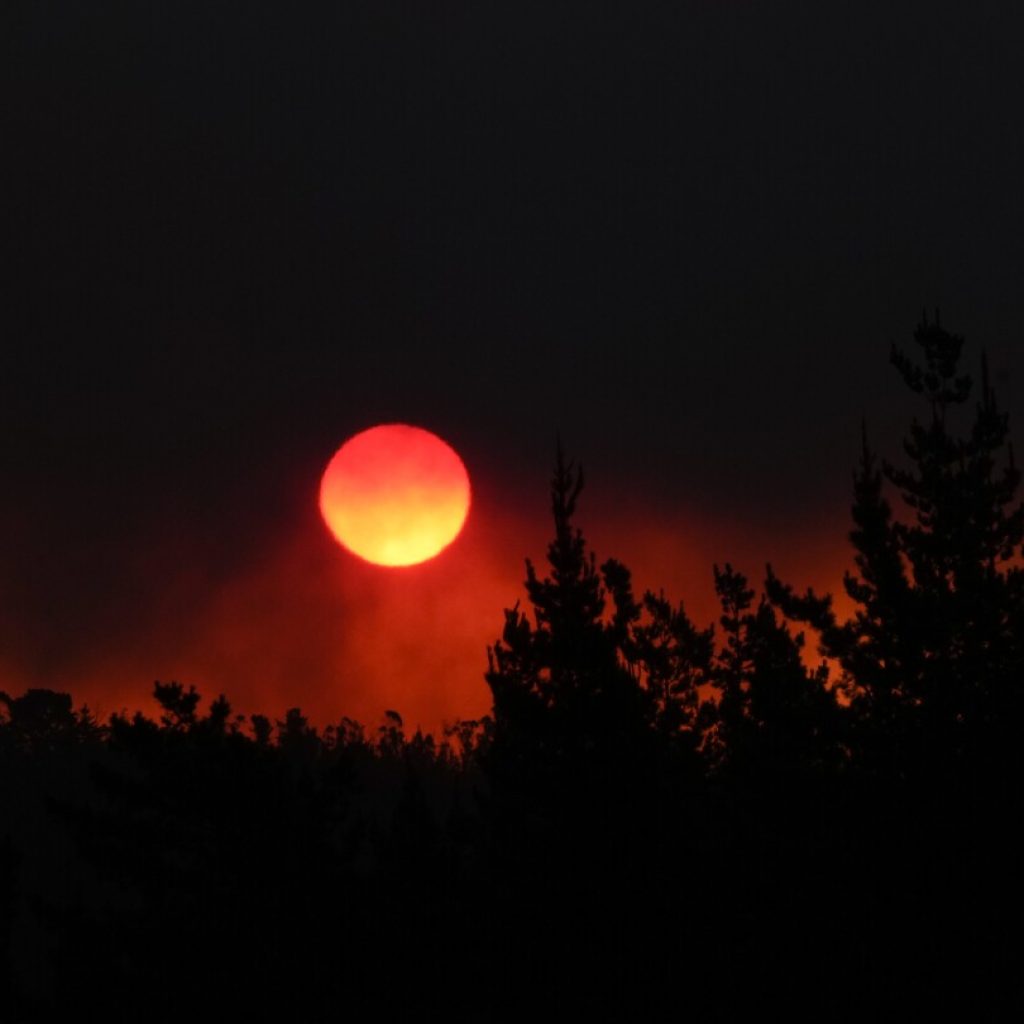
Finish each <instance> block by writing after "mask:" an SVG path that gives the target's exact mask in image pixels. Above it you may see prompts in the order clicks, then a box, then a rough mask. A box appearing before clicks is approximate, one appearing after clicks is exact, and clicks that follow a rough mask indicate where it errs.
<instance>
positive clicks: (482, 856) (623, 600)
mask: <svg viewBox="0 0 1024 1024" xmlns="http://www.w3.org/2000/svg"><path fill="white" fill-rule="evenodd" d="M914 343H915V344H914V348H913V350H911V351H903V350H901V349H899V348H894V349H893V352H892V363H893V366H894V368H895V370H896V372H897V373H899V374H900V375H901V377H902V380H903V381H904V382H905V384H906V387H907V392H908V398H909V400H910V401H912V403H914V417H915V418H914V419H913V420H912V422H911V424H910V426H909V429H908V432H907V435H906V438H905V442H904V447H903V451H902V453H899V454H898V456H896V457H895V458H894V461H893V462H890V461H887V460H886V459H884V458H881V457H880V455H879V454H877V453H876V452H875V451H874V450H873V448H872V446H871V443H870V438H869V430H868V429H867V428H866V427H865V429H864V440H863V448H862V454H861V457H860V460H859V463H858V465H857V466H856V469H855V472H854V477H853V498H852V509H851V514H852V527H851V528H850V531H849V541H850V543H851V544H852V550H853V566H852V567H851V570H850V571H849V573H848V574H847V576H846V578H845V581H844V586H845V589H846V593H847V595H848V597H849V598H850V599H851V600H852V602H853V605H854V607H855V612H854V614H853V615H852V617H850V618H845V619H844V618H842V617H840V616H839V615H837V613H836V611H835V609H834V606H833V605H834V602H833V596H832V595H829V594H819V593H815V592H813V591H809V590H803V589H802V588H801V586H800V584H799V581H793V582H790V581H785V580H782V579H780V578H779V577H778V576H777V575H776V574H775V573H774V572H773V570H772V568H771V566H768V567H767V568H766V570H765V572H764V577H763V579H762V580H761V581H760V585H758V582H756V581H752V579H751V578H750V577H748V576H747V575H744V574H743V573H742V572H741V571H739V569H737V568H736V567H734V566H732V565H729V564H726V565H721V566H714V567H713V572H714V580H715V586H716V590H717V594H718V597H719V600H720V603H721V615H720V617H719V618H718V621H717V622H715V623H710V624H705V623H695V622H694V621H693V620H692V619H691V617H690V615H689V614H688V613H687V610H686V608H685V607H684V606H683V605H682V604H680V603H675V602H673V600H672V599H670V598H669V597H666V596H665V595H664V594H663V593H652V592H647V593H644V594H638V593H637V592H636V591H635V590H634V587H633V585H632V582H631V576H630V572H629V569H628V568H627V567H626V566H625V565H623V564H621V563H620V562H618V561H615V560H608V561H604V562H603V563H598V561H597V559H596V557H595V555H594V554H593V553H591V551H590V550H589V548H588V546H587V543H586V540H585V537H584V535H583V533H582V532H581V530H580V528H579V526H578V525H577V506H578V504H579V501H580V498H581V493H582V489H583V475H582V473H581V471H580V470H579V468H578V467H577V466H576V465H575V464H574V463H573V462H572V461H570V460H568V459H566V458H565V457H564V456H563V454H562V452H561V451H559V453H558V456H557V460H556V466H555V471H554V475H553V479H552V482H551V512H552V517H553V527H554V536H553V538H552V540H551V542H550V545H549V548H548V552H547V560H548V564H547V566H546V567H544V568H543V569H540V568H538V567H536V566H534V565H533V564H532V563H530V562H527V564H526V581H525V587H526V603H525V605H521V604H520V603H517V604H516V605H515V607H513V608H511V609H508V610H506V611H505V613H504V622H503V623H502V622H501V621H500V617H496V623H495V626H496V630H495V631H496V633H498V634H500V635H499V636H498V638H497V639H496V640H495V642H494V644H493V646H492V647H491V648H490V649H489V650H488V651H487V652H486V662H484V658H483V654H484V652H481V654H482V659H481V660H482V665H481V668H482V669H483V668H485V669H486V671H485V675H484V679H485V681H486V685H487V686H488V687H489V688H490V692H491V695H492V697H493V710H492V713H491V715H489V716H488V717H487V718H485V719H483V720H482V721H467V722H458V723H456V724H455V725H453V726H452V727H450V728H449V729H446V730H445V732H444V734H443V735H441V736H430V735H423V734H421V733H419V732H417V733H415V735H412V736H410V735H407V734H406V732H405V730H404V728H403V723H402V719H401V717H400V715H399V714H398V713H397V712H388V713H387V715H386V716H385V719H384V722H383V724H381V725H380V726H379V728H376V729H368V728H366V727H364V726H363V725H361V724H359V723H357V722H355V721H352V720H350V719H342V720H341V721H340V722H338V723H337V724H335V725H331V726H328V727H326V728H314V726H313V725H311V724H310V723H309V721H307V719H306V718H305V717H304V716H303V714H302V712H301V710H300V709H297V708H296V709H292V710H290V711H288V712H287V714H286V715H285V717H284V718H283V719H282V720H272V719H271V718H269V717H266V716H263V715H258V714H257V715H251V716H240V715H236V714H234V713H233V711H232V707H231V705H230V703H229V701H228V699H226V698H225V697H224V696H219V697H217V698H216V699H214V700H212V701H208V702H206V703H204V701H203V699H202V697H201V695H200V694H199V693H197V692H196V690H195V689H194V688H192V687H190V686H185V685H181V684H179V683H177V682H167V683H161V682H158V683H156V685H155V690H154V695H155V698H156V701H157V703H158V705H159V707H160V709H161V713H160V714H159V719H158V720H153V719H151V718H149V717H146V716H144V715H143V714H141V713H137V714H134V715H127V714H115V715H113V716H112V717H111V718H110V719H109V720H107V721H98V720H97V719H96V718H95V717H94V716H93V715H92V714H91V713H90V712H89V710H88V709H87V708H82V709H80V710H76V709H75V705H74V702H73V699H72V696H71V695H69V694H66V693H57V692H52V691H46V690H29V691H27V692H26V693H24V694H22V695H20V696H12V695H9V694H7V693H0V951H2V960H0V981H2V990H3V992H4V1000H5V1003H6V1005H7V1007H10V1008H12V1009H13V1016H9V1015H8V1014H7V1013H6V1011H5V1013H4V1019H6V1020H12V1021H20V1020H24V1021H32V1020H48V1019H54V1020H56V1019H64V1018H66V1017H67V1016H68V1015H72V1016H74V1015H82V1014H89V1015H90V1016H92V1015H99V1014H102V1015H103V1016H105V1017H106V1018H107V1019H111V1020H122V1019H123V1020H132V1021H143V1020H164V1019H167V1020H170V1019H179V1018H180V1016H181V1015H182V1014H183V1013H195V1012H206V1011H212V1012H220V1013H223V1014H226V1015H227V1016H228V1018H229V1019H243V1017H244V1016H245V1015H249V1014H251V1015H261V1016H262V1015H269V1014H271V1013H274V1014H289V1015H292V1014H298V1013H330V1014H332V1016H334V1017H335V1018H339V1019H340V1018H342V1017H346V1018H354V1019H362V1018H363V1016H364V1015H373V1017H375V1018H378V1019H379V1018H383V1019H392V1018H393V1017H394V1018H396V1017H397V1016H398V1015H399V1014H406V1013H418V1014H424V1013H429V1014H431V1015H433V1014H435V1013H436V1014H443V1015H444V1016H446V1017H449V1018H454V1019H472V1020H483V1021H487V1020H505V1019H509V1020H511V1019H518V1018H519V1017H521V1016H522V1015H523V1014H534V1015H536V1014H548V1013H550V1014H573V1015H581V1016H585V1017H589V1018H592V1019H604V1020H619V1019H624V1018H631V1019H632V1018H637V1019H647V1018H648V1017H650V1016H651V1015H653V1014H654V1013H655V1012H656V1011H667V1012H673V1013H677V1014H678V1015H679V1016H680V1017H682V1016H688V1017H691V1018H693V1019H698V1020H730V1019H735V1018H736V1017H737V1016H739V1015H740V1014H745V1013H750V1012H759V1013H760V1014H761V1015H762V1016H765V1015H766V1016H768V1017H769V1018H771V1017H776V1016H781V1015H782V1014H785V1016H786V1017H794V1016H795V1017H803V1016H808V1017H809V1016H814V1017H816V1018H817V1017H821V1018H823V1019H837V1018H838V1019H864V1018H865V1017H867V1018H869V1019H894V1018H903V1017H906V1016H908V1015H910V1016H913V1015H914V1014H915V1011H916V1012H918V1013H922V1012H924V1008H925V1007H928V1008H929V1010H933V1009H935V1008H936V1007H940V1006H941V1007H943V1008H945V1009H946V1010H947V1012H953V1013H962V1014H964V1015H968V1014H969V1015H970V1016H971V1017H973V1018H975V1019H1001V1018H1002V1017H1004V1016H1011V1014H1012V1013H1013V1010H1014V1009H1016V1011H1017V1012H1019V1011H1020V1010H1021V1009H1022V1008H1024V1007H1022V1003H1024V1000H1022V995H1024V993H1022V992H1021V981H1020V971H1019V966H1018V962H1017V961H1018V958H1017V952H1016V950H1017V946H1018V942H1019V938H1018V936H1019V931H1020V920H1021V917H1020V910H1021V901H1020V896H1021V892H1020V889H1021V875H1020V861H1021V853H1022V847H1021V842H1020V840H1019V838H1018V837H1017V830H1018V820H1017V819H1018V818H1019V815H1020V809H1021V798H1020V783H1021V780H1022V778H1024V771H1022V767H1024V765H1022V758H1024V753H1022V751H1024V748H1022V745H1021V743H1020V740H1019V731H1020V728H1021V722H1022V721H1024V715H1022V711H1024V707H1022V704H1024V691H1022V684H1024V562H1022V555H1024V552H1022V542H1024V506H1022V505H1021V504H1020V502H1019V501H1018V498H1017V489H1018V484H1019V472H1018V470H1017V469H1016V467H1015V464H1014V460H1013V452H1012V446H1011V445H1010V443H1009V422H1008V416H1007V414H1006V413H1005V412H1003V411H1001V410H1000V408H999V406H998V405H997V402H996V396H995V394H994V392H993V389H992V387H991V384H990V381H989V378H988V373H987V370H986V368H985V364H984V360H982V361H981V369H980V373H979V374H977V375H976V376H975V377H974V378H973V379H972V376H970V375H968V374H966V373H965V372H964V370H963V364H964V360H963V359H962V349H963V345H964V340H963V338H961V337H960V336H958V335H955V334H952V333H950V332H949V331H947V330H946V329H945V328H943V327H942V325H941V324H940V322H939V320H938V318H937V317H936V318H934V319H932V320H929V319H928V318H927V317H925V318H924V319H923V321H922V322H921V324H920V326H919V327H918V329H917V331H916V334H915V336H914ZM841 540H842V538H841V537H837V542H841Z"/></svg>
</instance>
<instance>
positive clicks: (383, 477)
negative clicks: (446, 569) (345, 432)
mask: <svg viewBox="0 0 1024 1024" xmlns="http://www.w3.org/2000/svg"><path fill="white" fill-rule="evenodd" d="M469 502H470V486H469V474H468V473H467V472H466V467H465V466H464V465H463V463H462V460H461V459H460V458H459V456H458V455H457V454H456V453H455V451H454V450H453V449H452V448H451V447H450V446H449V445H447V444H445V442H444V441H442V440H441V439H440V438H439V437H438V436H437V435H436V434H432V433H431V432H430V431H429V430H423V429H422V428H420V427H412V426H408V425H407V424H404V423H389V424H385V425H383V426H378V427H371V428H370V429H369V430H364V431H362V432H361V433H359V434H356V435H355V436H354V437H351V438H349V440H348V441H346V442H345V443H344V444H343V445H342V446H341V447H340V448H339V449H338V451H337V452H336V453H335V455H334V457H333V458H332V459H331V461H330V463H328V466H327V469H326V470H325V471H324V475H323V479H322V480H321V484H320V512H321V514H322V515H323V518H324V522H325V523H326V524H327V527H328V529H330V531H331V533H332V534H333V535H334V537H335V539H336V540H337V541H338V543H339V544H341V545H342V546H343V547H344V548H345V549H346V550H348V551H350V552H352V554H354V555H358V556H359V557H360V558H362V559H364V560H365V561H367V562H372V563H373V564H374V565H384V566H392V567H397V566H406V565H417V564H418V563H420V562H425V561H427V559H430V558H433V557H434V556H435V555H437V554H439V553H440V552H441V551H443V550H444V549H445V548H446V547H447V546H448V545H449V544H451V542H452V541H453V540H455V538H456V537H457V536H458V535H459V533H460V532H461V530H462V527H463V524H464V523H465V521H466V516H467V515H468V514H469Z"/></svg>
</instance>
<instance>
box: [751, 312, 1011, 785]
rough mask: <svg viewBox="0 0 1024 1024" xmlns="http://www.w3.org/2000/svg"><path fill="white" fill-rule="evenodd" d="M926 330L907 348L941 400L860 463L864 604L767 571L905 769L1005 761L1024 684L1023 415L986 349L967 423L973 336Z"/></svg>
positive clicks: (781, 601)
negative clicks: (897, 457)
mask: <svg viewBox="0 0 1024 1024" xmlns="http://www.w3.org/2000/svg"><path fill="white" fill-rule="evenodd" d="M914 341H915V344H916V345H917V347H918V349H919V356H920V361H915V360H914V359H912V358H911V357H910V356H909V355H908V354H907V353H905V352H903V351H902V350H900V349H898V348H896V347H895V346H894V347H893V350H892V356H891V361H892V363H893V365H895V367H896V368H897V370H898V371H899V373H900V375H901V376H902V378H903V380H904V382H905V383H906V385H907V387H908V388H909V389H910V390H911V391H912V392H913V393H915V394H916V395H918V396H920V397H921V398H922V399H923V400H924V402H925V404H926V408H927V415H926V417H925V418H924V419H917V418H915V419H914V420H913V422H912V423H911V426H910V430H909V433H908V435H907V437H906V439H905V441H904V453H905V455H906V457H907V460H908V463H909V464H908V465H907V466H905V467H897V466H895V465H893V464H890V463H888V462H882V463H881V465H879V462H878V459H877V457H876V456H875V455H874V453H873V452H872V451H871V450H870V447H869V445H868V443H867V440H866V437H865V439H864V442H863V452H862V457H861V462H860V466H859V469H858V471H857V473H856V476H855V479H854V502H853V509H852V512H853V520H854V529H853V531H852V532H851V534H850V539H851V541H852V543H853V546H854V550H855V561H856V567H857V571H856V572H855V573H848V574H847V575H846V577H845V580H844V584H845V588H846V591H847V593H848V594H849V596H850V597H851V598H852V599H853V600H854V601H855V602H856V605H857V610H856V612H855V614H854V615H853V617H852V618H850V619H849V620H847V621H844V622H840V621H838V620H837V617H836V615H835V613H834V610H833V608H832V603H831V599H830V598H829V597H827V596H826V597H819V596H818V595H815V594H814V593H812V592H810V591H808V592H807V593H806V594H805V595H803V596H802V597H797V596H796V595H795V594H794V593H793V591H792V589H791V588H789V587H787V586H785V585H783V584H782V583H781V582H780V581H779V580H778V579H776V578H775V577H774V576H773V575H772V574H771V571H770V569H769V576H768V582H767V587H768V592H769V594H770V595H771V596H772V598H773V600H774V601H775V602H776V603H777V604H778V605H779V606H780V607H782V608H783V609H784V610H785V611H786V612H787V614H789V615H791V616H793V617H795V618H798V619H801V620H804V621H807V622H810V623H811V624H812V625H813V626H815V627H816V628H817V629H819V630H820V631H821V638H822V653H824V654H825V655H827V656H828V657H830V658H834V659H836V660H837V661H838V662H839V664H840V666H841V669H842V673H843V679H842V684H843V686H844V687H845V688H846V690H847V692H848V694H849V695H850V698H851V700H852V704H853V710H854V712H855V713H856V717H857V721H858V726H859V735H860V740H859V748H860V754H861V757H862V759H863V760H865V761H867V762H868V763H869V764H872V765H873V766H874V767H875V768H876V769H877V770H880V771H883V772H886V773H890V772H891V773H896V774H901V775H914V774H927V773H935V772H937V771H947V770H949V771H952V770H956V771H962V770H964V769H965V768H967V767H979V766H981V765H983V764H985V763H988V762H992V761H993V760H997V761H1004V760H1005V755H1006V754H1007V753H1008V752H1009V751H1011V750H1013V749H1015V746H1016V744H1014V743H1012V742H1011V739H1012V737H1011V735H1010V732H1009V730H1010V729H1012V728H1014V726H1012V725H1011V723H1015V722H1019V716H1020V713H1021V710H1022V686H1024V649H1022V639H1021V635H1022V634H1021V626H1022V606H1024V571H1022V569H1021V567H1020V555H1021V543H1022V538H1024V507H1022V506H1021V505H1020V504H1019V503H1018V502H1017V500H1016V492H1017V487H1018V484H1019V480H1020V475H1019V473H1018V471H1017V469H1016V467H1015V465H1014V461H1013V452H1012V447H1011V446H1010V445H1009V423H1008V417H1007V415H1006V414H1005V413H1003V412H1001V411H1000V410H999V408H998V405H997V403H996V399H995V395H994V392H993V390H992V387H991V385H990V383H989V379H988V371H987V366H986V365H985V361H984V359H983V360H982V375H981V376H982V382H981V391H980V395H979V396H978V400H977V402H976V405H975V409H974V418H973V424H972V425H971V427H970V429H969V430H967V431H966V432H964V433H957V431H956V423H955V420H956V416H957V412H958V410H960V409H961V408H962V407H964V406H965V405H966V403H967V402H968V399H969V397H970V393H971V388H972V382H971V380H970V378H969V377H968V376H966V375H963V374H961V373H960V372H959V369H958V367H959V362H960V357H961V351H962V348H963V344H964V339H963V338H962V337H961V336H959V335H956V334H952V333H950V332H948V331H946V330H945V329H944V328H943V327H942V326H941V324H940V323H939V319H938V317H937V316H936V318H935V320H934V321H929V320H928V318H927V316H925V317H924V318H923V319H922V322H921V323H920V325H919V326H918V328H917V330H916V331H915V334H914ZM886 485H888V486H889V487H890V488H892V489H894V490H895V491H896V493H897V494H898V496H899V498H900V509H899V514H897V513H896V512H895V511H894V509H893V507H892V505H891V504H890V502H889V500H888V499H887V497H886V490H887V486H886Z"/></svg>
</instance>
